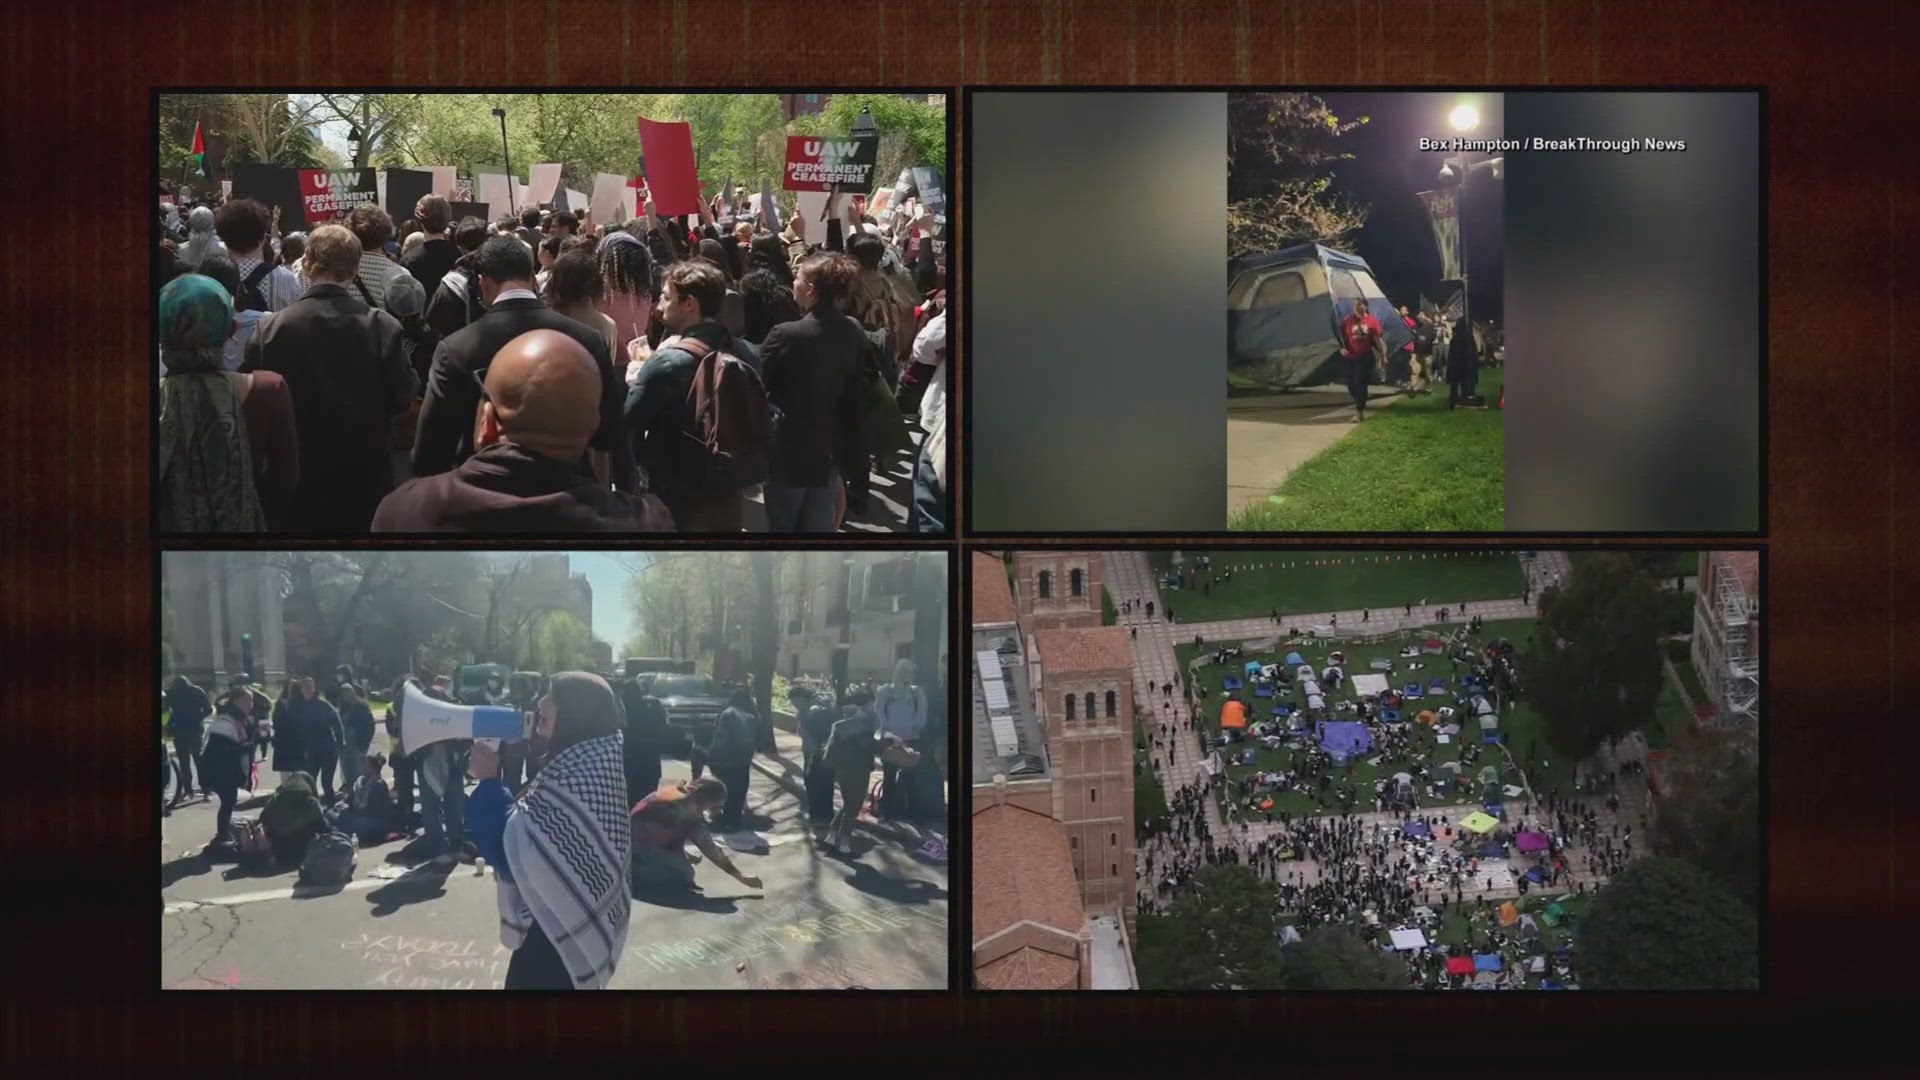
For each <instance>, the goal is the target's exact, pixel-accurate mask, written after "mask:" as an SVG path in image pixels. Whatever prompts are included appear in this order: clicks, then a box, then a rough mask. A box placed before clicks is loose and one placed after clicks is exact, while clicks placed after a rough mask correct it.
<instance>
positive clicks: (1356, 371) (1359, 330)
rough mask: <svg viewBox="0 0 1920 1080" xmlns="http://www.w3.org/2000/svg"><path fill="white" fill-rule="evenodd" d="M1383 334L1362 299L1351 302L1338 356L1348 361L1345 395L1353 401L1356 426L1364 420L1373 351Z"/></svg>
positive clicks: (1343, 325)
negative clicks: (1350, 311) (1349, 313)
mask: <svg viewBox="0 0 1920 1080" xmlns="http://www.w3.org/2000/svg"><path fill="white" fill-rule="evenodd" d="M1385 335H1386V330H1385V329H1384V328H1383V327H1382V326H1381V325H1380V320H1379V319H1376V318H1374V317H1373V316H1372V315H1369V314H1367V302H1366V300H1365V299H1360V300H1355V301H1354V302H1353V314H1351V315H1349V316H1347V317H1346V319H1345V321H1343V322H1342V323H1341V324H1340V340H1341V342H1342V348H1341V350H1340V355H1341V357H1342V358H1343V359H1345V360H1346V361H1347V393H1348V395H1349V396H1351V397H1352V398H1353V419H1354V421H1355V422H1359V421H1361V420H1365V419H1366V418H1367V386H1368V384H1369V383H1370V382H1371V381H1372V376H1373V349H1374V345H1375V343H1376V342H1379V341H1381V340H1382V339H1383V338H1384V337H1385Z"/></svg>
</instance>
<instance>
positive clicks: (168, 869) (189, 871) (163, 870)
mask: <svg viewBox="0 0 1920 1080" xmlns="http://www.w3.org/2000/svg"><path fill="white" fill-rule="evenodd" d="M212 869H213V864H212V863H210V862H208V861H207V853H206V852H204V851H199V852H195V853H194V854H192V855H187V856H184V857H182V858H178V859H175V860H173V861H172V862H170V863H162V864H161V866H160V887H161V888H162V889H170V888H172V887H173V884H174V882H177V881H179V880H181V879H182V878H190V877H199V876H200V875H201V874H204V873H206V872H208V871H210V870H212Z"/></svg>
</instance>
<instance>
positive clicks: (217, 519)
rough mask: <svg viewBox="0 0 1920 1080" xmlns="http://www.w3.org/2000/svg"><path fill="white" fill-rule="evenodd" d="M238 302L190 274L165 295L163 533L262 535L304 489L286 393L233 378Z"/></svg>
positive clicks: (277, 382) (262, 381)
mask: <svg viewBox="0 0 1920 1080" xmlns="http://www.w3.org/2000/svg"><path fill="white" fill-rule="evenodd" d="M232 319H233V311H232V302H231V300H230V298H229V297H228V295H227V292H226V290H225V289H223V288H222V287H221V286H220V285H219V284H218V283H217V282H215V281H214V280H213V279H211V278H208V277H204V276H201V275H197V274H187V275H182V276H181V277H178V278H175V279H174V280H172V281H170V282H168V283H167V286H166V288H164V289H162V290H161V292H160V350H161V357H162V361H163V364H164V365H165V370H166V373H165V375H164V377H163V378H162V379H161V380H160V444H159V450H160V458H159V461H158V470H157V471H158V483H159V504H158V506H157V508H156V511H157V516H158V518H159V526H160V529H161V531H163V532H259V531H262V530H264V529H266V528H268V527H269V525H270V524H273V523H275V522H276V519H275V518H273V517H270V516H269V512H270V511H271V512H273V513H276V514H277V513H280V512H283V511H284V509H285V506H286V502H287V499H288V497H289V496H290V493H291V492H292V490H293V489H294V487H295V485H297V484H298V483H299V478H300V469H299V450H298V445H297V443H296V442H295V439H296V428H295V424H294V417H293V411H292V405H291V402H290V401H289V399H288V394H287V385H286V383H285V382H283V381H282V380H281V379H280V377H279V376H278V375H274V374H272V373H256V374H250V375H249V374H239V373H233V372H227V371H225V370H223V368H224V364H225V361H224V356H223V354H222V352H221V348H220V343H221V342H222V341H224V340H225V339H226V337H227V336H228V335H229V334H230V333H231V328H232Z"/></svg>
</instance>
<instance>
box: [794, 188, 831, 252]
mask: <svg viewBox="0 0 1920 1080" xmlns="http://www.w3.org/2000/svg"><path fill="white" fill-rule="evenodd" d="M797 202H798V204H799V205H798V206H796V207H795V208H794V211H793V216H794V218H795V219H796V220H797V221H799V223H800V235H801V236H802V237H804V238H805V239H806V241H807V243H809V244H824V243H826V242H827V220H826V217H827V193H826V192H824V191H802V192H801V193H800V194H799V195H798V196H797Z"/></svg>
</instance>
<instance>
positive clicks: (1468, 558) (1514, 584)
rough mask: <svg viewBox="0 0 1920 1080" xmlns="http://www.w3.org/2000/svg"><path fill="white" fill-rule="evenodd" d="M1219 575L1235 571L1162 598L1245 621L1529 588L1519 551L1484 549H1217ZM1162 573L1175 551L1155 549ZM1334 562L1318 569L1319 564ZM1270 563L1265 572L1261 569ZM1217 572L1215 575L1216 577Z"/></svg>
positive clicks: (1192, 615) (1194, 611)
mask: <svg viewBox="0 0 1920 1080" xmlns="http://www.w3.org/2000/svg"><path fill="white" fill-rule="evenodd" d="M1207 554H1208V557H1209V558H1211V559H1212V566H1213V569H1212V574H1218V573H1220V572H1221V571H1222V570H1226V569H1229V568H1231V569H1232V570H1233V578H1232V580H1230V581H1227V582H1225V583H1223V584H1219V585H1214V586H1212V587H1211V588H1210V589H1205V590H1203V589H1200V588H1193V589H1177V590H1176V589H1163V590H1162V591H1161V594H1160V595H1161V597H1162V599H1164V600H1165V601H1166V602H1167V603H1168V604H1172V605H1174V611H1175V613H1176V614H1178V615H1179V617H1180V621H1182V622H1188V623H1194V622H1210V621H1213V620H1216V619H1245V618H1257V617H1260V616H1263V615H1267V614H1268V613H1270V612H1272V611H1273V609H1275V608H1279V609H1280V617H1281V619H1282V621H1284V620H1285V619H1286V616H1287V613H1288V612H1290V611H1292V612H1322V611H1349V610H1352V609H1354V608H1361V607H1365V608H1382V609H1385V608H1393V607H1401V606H1403V605H1405V604H1409V603H1414V604H1417V603H1419V602H1420V601H1421V600H1422V599H1426V600H1428V601H1430V602H1432V603H1434V604H1455V605H1457V604H1458V603H1459V602H1460V601H1462V600H1466V601H1473V600H1505V599H1508V598H1510V597H1516V596H1519V595H1520V594H1521V591H1522V590H1524V589H1525V588H1526V585H1527V582H1526V575H1525V573H1524V572H1522V570H1521V569H1520V558H1519V556H1518V555H1516V554H1514V553H1513V552H1496V553H1486V552H1478V551H1462V552H1458V553H1455V552H1452V551H1438V552H1431V551H1429V552H1422V551H1355V550H1352V549H1348V550H1345V551H1297V550H1293V549H1290V548H1278V549H1272V550H1267V551H1231V550H1223V551H1212V552H1208V553H1207ZM1150 557H1151V560H1152V563H1153V568H1154V572H1155V574H1156V575H1158V576H1160V577H1162V578H1164V576H1165V575H1166V574H1167V573H1168V572H1169V571H1170V570H1171V569H1172V567H1173V553H1172V552H1170V551H1154V552H1152V553H1150ZM1193 559H1194V554H1193V553H1191V552H1189V553H1187V566H1188V570H1189V573H1190V575H1192V577H1191V580H1192V582H1193V584H1195V585H1199V584H1200V575H1201V574H1203V573H1205V572H1204V571H1199V570H1194V569H1193V568H1192V567H1193ZM1316 562H1318V563H1332V564H1334V565H1330V566H1314V565H1311V564H1313V563H1316ZM1256 567H1265V569H1255V568H1256ZM1209 576H1210V575H1209Z"/></svg>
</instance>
